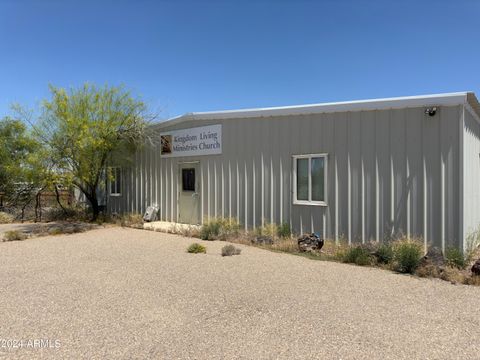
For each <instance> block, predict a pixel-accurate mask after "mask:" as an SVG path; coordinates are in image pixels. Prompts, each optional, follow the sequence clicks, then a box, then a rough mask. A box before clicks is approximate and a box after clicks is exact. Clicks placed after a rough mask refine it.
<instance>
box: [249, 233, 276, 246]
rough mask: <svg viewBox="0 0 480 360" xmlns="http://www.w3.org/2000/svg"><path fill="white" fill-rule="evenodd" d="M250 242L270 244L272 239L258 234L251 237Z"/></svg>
mask: <svg viewBox="0 0 480 360" xmlns="http://www.w3.org/2000/svg"><path fill="white" fill-rule="evenodd" d="M252 243H253V244H258V245H271V244H273V239H272V238H271V237H270V236H265V235H260V236H256V237H255V238H254V239H252Z"/></svg>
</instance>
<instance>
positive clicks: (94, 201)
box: [85, 190, 100, 221]
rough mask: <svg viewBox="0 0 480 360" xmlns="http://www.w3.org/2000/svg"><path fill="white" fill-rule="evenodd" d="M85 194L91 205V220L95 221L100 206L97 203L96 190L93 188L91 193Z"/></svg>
mask: <svg viewBox="0 0 480 360" xmlns="http://www.w3.org/2000/svg"><path fill="white" fill-rule="evenodd" d="M85 196H86V198H87V200H88V201H89V202H90V205H91V207H92V221H96V220H97V219H98V215H99V214H100V206H99V205H98V199H97V192H96V191H95V190H94V191H93V192H92V193H89V194H85Z"/></svg>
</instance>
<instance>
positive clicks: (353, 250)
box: [342, 246, 372, 266]
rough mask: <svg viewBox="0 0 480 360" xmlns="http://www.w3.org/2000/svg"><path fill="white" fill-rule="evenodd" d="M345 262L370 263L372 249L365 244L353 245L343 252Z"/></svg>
mask: <svg viewBox="0 0 480 360" xmlns="http://www.w3.org/2000/svg"><path fill="white" fill-rule="evenodd" d="M342 261H343V262H345V263H352V264H357V265H362V266H364V265H370V264H371V263H372V257H371V255H370V251H369V250H368V249H366V248H365V247H363V246H351V247H349V248H348V249H346V250H345V252H344V253H343V259H342Z"/></svg>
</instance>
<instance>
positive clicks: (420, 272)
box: [415, 264, 440, 278]
mask: <svg viewBox="0 0 480 360" xmlns="http://www.w3.org/2000/svg"><path fill="white" fill-rule="evenodd" d="M415 275H417V276H419V277H433V278H438V277H440V269H439V268H438V266H436V265H435V264H422V265H419V266H418V267H417V268H416V269H415Z"/></svg>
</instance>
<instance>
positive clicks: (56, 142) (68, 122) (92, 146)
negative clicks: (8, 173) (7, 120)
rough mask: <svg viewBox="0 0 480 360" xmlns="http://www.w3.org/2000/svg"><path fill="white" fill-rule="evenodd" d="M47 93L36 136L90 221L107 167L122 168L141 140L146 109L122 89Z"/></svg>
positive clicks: (88, 87) (86, 87)
mask: <svg viewBox="0 0 480 360" xmlns="http://www.w3.org/2000/svg"><path fill="white" fill-rule="evenodd" d="M50 91H51V95H52V97H51V99H50V100H47V101H45V102H44V104H43V115H42V117H41V121H40V127H39V128H38V131H37V136H38V138H39V139H40V140H41V141H43V142H44V143H45V145H46V147H47V148H48V149H49V151H50V156H51V159H52V163H53V164H55V171H56V172H57V173H61V174H70V175H71V176H70V180H71V182H72V183H73V184H74V185H75V186H76V187H77V188H78V189H79V190H80V191H81V192H82V193H83V194H84V195H85V198H86V199H87V200H88V201H89V203H90V204H91V207H92V212H93V220H95V219H96V218H97V217H98V215H99V211H100V208H99V203H98V190H100V189H101V188H102V186H104V181H103V180H104V179H105V176H109V175H108V171H107V165H109V164H114V165H120V166H121V165H122V163H123V162H125V161H128V159H129V158H130V156H129V155H131V154H132V153H133V152H135V150H136V149H137V148H138V147H139V146H141V144H143V142H144V137H145V130H146V125H147V116H146V106H145V104H144V103H143V102H142V101H140V100H137V99H135V98H133V97H132V96H131V94H130V93H129V92H128V91H126V90H125V89H124V88H122V87H108V86H104V87H96V86H94V85H89V84H85V85H84V86H83V87H81V88H78V89H70V90H65V89H62V88H56V87H53V86H52V87H50Z"/></svg>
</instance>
